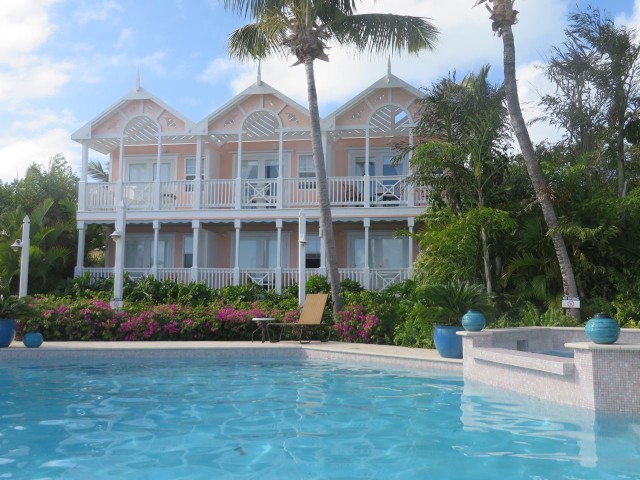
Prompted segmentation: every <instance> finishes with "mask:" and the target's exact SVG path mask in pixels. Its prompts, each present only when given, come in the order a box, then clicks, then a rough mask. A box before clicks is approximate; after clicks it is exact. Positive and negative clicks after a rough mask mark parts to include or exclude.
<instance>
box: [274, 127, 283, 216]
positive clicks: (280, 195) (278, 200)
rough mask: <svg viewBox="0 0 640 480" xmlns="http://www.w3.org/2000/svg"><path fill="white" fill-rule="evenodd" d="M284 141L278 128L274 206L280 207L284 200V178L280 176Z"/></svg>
mask: <svg viewBox="0 0 640 480" xmlns="http://www.w3.org/2000/svg"><path fill="white" fill-rule="evenodd" d="M283 156H284V142H283V140H282V129H280V135H279V137H278V178H277V179H276V186H277V195H276V206H277V207H278V208H282V204H283V200H284V189H283V185H284V180H283V178H282V171H283V170H284V159H283Z"/></svg>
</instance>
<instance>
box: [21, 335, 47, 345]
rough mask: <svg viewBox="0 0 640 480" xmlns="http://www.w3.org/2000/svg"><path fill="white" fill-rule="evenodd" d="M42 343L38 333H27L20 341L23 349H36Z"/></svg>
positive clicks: (42, 339)
mask: <svg viewBox="0 0 640 480" xmlns="http://www.w3.org/2000/svg"><path fill="white" fill-rule="evenodd" d="M42 342H44V337H43V336H42V334H41V333H40V332H29V333H27V334H25V336H24V338H23V339H22V343H24V346H25V347H28V348H38V347H39V346H40V345H42Z"/></svg>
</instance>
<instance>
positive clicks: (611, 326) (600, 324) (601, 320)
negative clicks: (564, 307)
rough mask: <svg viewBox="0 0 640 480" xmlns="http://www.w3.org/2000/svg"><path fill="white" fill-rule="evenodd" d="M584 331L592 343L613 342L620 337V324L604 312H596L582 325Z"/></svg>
mask: <svg viewBox="0 0 640 480" xmlns="http://www.w3.org/2000/svg"><path fill="white" fill-rule="evenodd" d="M584 333H586V334H587V337H588V338H589V340H591V341H592V342H593V343H600V344H610V343H615V341H616V340H618V338H619V337H620V325H618V322H616V321H615V320H614V319H613V318H611V317H608V316H607V315H605V314H604V313H598V314H596V315H594V316H593V318H592V319H591V320H589V321H588V322H587V324H586V325H585V326H584Z"/></svg>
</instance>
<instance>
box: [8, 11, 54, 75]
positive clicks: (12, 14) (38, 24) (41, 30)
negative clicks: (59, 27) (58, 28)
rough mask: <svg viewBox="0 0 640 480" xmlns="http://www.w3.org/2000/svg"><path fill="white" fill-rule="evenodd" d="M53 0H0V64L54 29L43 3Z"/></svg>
mask: <svg viewBox="0 0 640 480" xmlns="http://www.w3.org/2000/svg"><path fill="white" fill-rule="evenodd" d="M53 3H55V0H21V1H4V2H0V65H1V64H7V65H13V64H14V61H15V60H16V59H17V58H19V56H20V55H21V54H25V53H28V52H31V51H33V50H35V49H36V48H38V47H39V46H40V45H42V44H43V43H44V42H45V41H46V40H47V38H49V36H50V35H51V33H52V32H53V30H54V28H55V27H54V26H53V25H51V23H49V17H48V15H47V10H46V8H47V6H49V5H51V4H53Z"/></svg>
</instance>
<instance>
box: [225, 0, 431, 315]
mask: <svg viewBox="0 0 640 480" xmlns="http://www.w3.org/2000/svg"><path fill="white" fill-rule="evenodd" d="M358 3H360V0H225V2H224V4H225V8H229V9H231V10H232V11H234V12H236V13H238V14H241V15H244V16H245V17H250V18H251V19H252V20H253V21H254V23H250V24H248V25H245V26H243V27H241V28H239V29H238V30H235V31H234V32H233V33H232V34H231V36H230V38H229V46H228V49H229V54H230V55H231V56H233V57H236V58H238V59H240V60H248V59H263V58H266V57H268V56H270V55H280V56H289V55H292V56H294V57H295V58H296V59H297V61H296V63H295V65H300V64H303V65H304V67H305V71H306V76H307V95H308V101H309V115H310V117H311V118H310V119H311V145H312V150H313V161H314V166H315V171H316V181H317V187H318V196H319V203H320V227H321V228H322V234H323V238H324V242H325V250H326V252H327V265H328V274H329V282H330V284H331V295H332V297H333V300H334V302H333V310H334V313H337V312H338V311H339V310H340V309H341V308H342V301H341V297H340V278H339V275H338V262H337V254H336V246H335V238H334V235H333V222H332V218H331V206H330V203H329V189H328V185H327V173H326V169H325V162H324V152H323V149H322V141H321V132H320V114H319V111H318V96H317V93H316V84H315V75H314V67H313V62H314V60H316V59H320V60H324V61H328V56H327V53H326V50H327V48H328V44H329V42H330V41H332V40H333V41H335V43H337V44H340V45H346V46H348V47H353V48H354V49H356V50H359V51H363V50H366V51H368V52H370V53H375V52H381V51H385V50H391V51H393V52H400V51H402V50H404V49H406V50H408V51H409V53H417V52H419V51H420V50H423V49H432V48H433V43H434V42H435V40H436V38H437V35H438V31H437V29H436V28H435V27H434V26H433V25H432V24H431V23H429V22H428V21H427V20H426V19H424V18H419V17H411V16H401V15H391V14H360V15H358V14H357V8H356V5H357V4H358Z"/></svg>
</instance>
